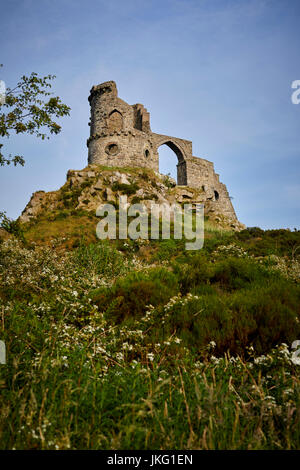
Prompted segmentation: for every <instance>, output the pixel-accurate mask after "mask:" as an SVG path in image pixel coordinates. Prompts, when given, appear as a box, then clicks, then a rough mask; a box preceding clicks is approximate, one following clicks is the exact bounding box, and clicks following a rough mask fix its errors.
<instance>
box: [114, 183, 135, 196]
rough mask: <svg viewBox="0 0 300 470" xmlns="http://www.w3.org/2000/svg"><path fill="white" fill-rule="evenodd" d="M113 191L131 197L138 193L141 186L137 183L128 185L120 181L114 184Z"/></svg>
mask: <svg viewBox="0 0 300 470" xmlns="http://www.w3.org/2000/svg"><path fill="white" fill-rule="evenodd" d="M111 189H112V190H113V191H114V192H116V191H120V192H121V193H122V194H127V196H130V195H132V194H135V193H136V192H137V191H138V189H139V186H138V185H137V184H136V183H131V184H126V183H119V182H118V181H116V182H115V183H113V185H112V187H111Z"/></svg>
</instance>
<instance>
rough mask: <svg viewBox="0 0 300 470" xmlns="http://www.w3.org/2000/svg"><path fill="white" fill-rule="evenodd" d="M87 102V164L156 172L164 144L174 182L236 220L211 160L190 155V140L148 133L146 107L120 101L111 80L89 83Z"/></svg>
mask: <svg viewBox="0 0 300 470" xmlns="http://www.w3.org/2000/svg"><path fill="white" fill-rule="evenodd" d="M89 102H90V105H91V121H90V129H91V132H90V137H89V139H88V141H87V146H88V149H89V151H88V163H89V164H100V165H106V166H109V167H114V166H118V167H146V168H151V169H152V170H155V171H156V172H158V170H159V161H158V159H159V155H158V149H159V147H160V146H161V145H164V144H165V145H168V146H169V147H170V148H171V149H172V150H173V151H174V153H175V154H176V156H177V159H178V164H177V183H178V185H182V186H185V185H186V186H190V187H192V188H197V189H202V190H203V192H204V193H205V200H206V202H207V203H208V204H209V205H210V206H212V205H213V206H214V210H215V212H217V213H220V214H223V215H224V216H226V217H227V218H228V219H231V220H233V221H236V220H237V218H236V214H235V211H234V209H233V206H232V203H231V200H230V197H229V194H228V191H227V189H226V186H225V185H224V184H223V183H221V182H220V181H219V175H218V174H216V173H215V171H214V166H213V163H212V162H209V161H208V160H205V159H202V158H198V157H195V156H193V151H192V142H191V141H189V140H184V139H179V138H178V137H171V136H167V135H161V134H156V133H154V132H151V128H150V115H149V113H148V112H147V109H146V108H144V106H143V105H142V104H134V105H129V104H128V103H126V102H125V101H123V100H121V99H120V98H119V97H118V92H117V87H116V84H115V82H113V81H109V82H105V83H102V84H100V85H96V86H93V87H92V89H91V92H90V96H89Z"/></svg>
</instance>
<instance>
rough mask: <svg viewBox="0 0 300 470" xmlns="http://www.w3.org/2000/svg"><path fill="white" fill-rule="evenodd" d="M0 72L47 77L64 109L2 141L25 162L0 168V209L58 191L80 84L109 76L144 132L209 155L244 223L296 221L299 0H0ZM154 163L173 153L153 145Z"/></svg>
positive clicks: (78, 120) (75, 142)
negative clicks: (40, 134) (144, 124)
mask: <svg viewBox="0 0 300 470" xmlns="http://www.w3.org/2000/svg"><path fill="white" fill-rule="evenodd" d="M0 11H1V25H0V34H1V43H0V63H3V65H4V67H3V68H2V69H0V79H2V80H4V81H5V83H6V85H7V86H10V87H13V86H14V85H15V84H16V82H17V81H18V79H19V78H20V76H21V75H23V74H28V75H29V74H30V73H31V72H33V71H34V72H37V73H39V74H40V75H48V74H55V75H56V76H57V78H56V79H55V81H54V84H53V92H54V93H55V95H58V96H60V97H61V99H62V101H63V102H64V103H66V104H68V105H69V106H70V107H71V108H72V111H71V115H70V117H68V118H64V119H62V120H60V123H61V125H62V127H63V130H62V132H61V134H59V135H58V136H54V137H52V138H51V139H50V140H49V141H41V140H38V139H36V138H35V137H32V136H17V137H15V138H10V139H9V140H7V141H6V140H5V141H4V144H5V147H4V150H6V151H7V152H11V153H12V154H22V155H24V158H25V160H26V164H25V167H12V166H11V167H0V211H1V210H5V211H6V212H7V215H8V216H10V217H12V218H16V217H18V216H19V215H20V213H21V211H22V210H23V208H24V207H25V205H26V203H27V202H28V200H29V198H30V196H31V194H32V193H33V192H34V191H37V190H40V189H43V190H45V191H51V190H55V189H58V188H59V187H60V186H61V185H62V184H63V183H64V181H65V178H66V173H67V170H68V169H81V168H83V167H85V166H86V163H87V147H86V139H87V137H88V135H89V127H88V120H89V104H88V101H87V98H88V95H89V90H90V88H91V87H92V85H94V84H98V83H102V82H104V81H106V80H115V81H116V83H117V87H118V91H119V96H120V97H121V98H122V99H124V100H125V101H127V102H128V103H130V104H134V103H143V104H144V106H145V107H146V108H147V109H148V111H150V114H151V127H152V131H153V132H158V133H161V134H167V135H173V136H177V137H180V138H183V139H188V140H192V142H193V154H194V155H196V156H198V157H203V158H206V159H208V160H210V161H213V162H214V164H215V169H216V171H217V172H218V173H220V179H221V181H222V182H224V183H225V184H226V185H227V188H228V190H229V193H230V195H231V196H232V197H233V204H234V207H235V209H236V212H237V215H238V217H239V219H240V220H241V221H242V222H244V223H245V224H246V225H247V226H260V227H262V228H265V229H267V228H287V227H289V228H291V229H293V228H294V227H297V228H298V229H299V228H300V217H299V213H300V178H299V176H300V104H299V105H295V104H292V101H291V95H292V92H293V90H292V89H291V84H292V82H293V81H294V80H297V79H298V80H299V79H300V54H299V46H300V28H299V21H300V2H299V0H289V1H286V0H127V1H126V2H125V1H121V0H110V1H109V2H107V1H103V0H97V1H96V0H85V1H77V0H51V1H48V0H39V1H33V0H23V1H22V0H10V1H9V2H2V4H1V9H0ZM160 157H161V159H160V170H161V171H162V172H164V173H168V172H170V173H171V174H174V172H175V171H176V156H175V154H173V153H172V152H171V151H170V150H169V149H167V148H163V147H161V152H160Z"/></svg>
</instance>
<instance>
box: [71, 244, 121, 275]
mask: <svg viewBox="0 0 300 470" xmlns="http://www.w3.org/2000/svg"><path fill="white" fill-rule="evenodd" d="M72 256H73V261H74V263H75V266H76V267H77V269H78V270H79V272H82V271H84V272H86V273H93V274H97V275H99V274H103V275H106V276H116V275H118V274H120V273H121V272H122V270H123V269H124V259H123V255H122V254H121V253H120V252H119V251H118V250H116V249H115V248H114V247H112V246H110V244H109V242H107V241H102V242H98V243H91V244H90V245H87V246H86V245H83V244H81V246H79V247H78V248H77V249H76V250H75V251H74V253H73V255H72Z"/></svg>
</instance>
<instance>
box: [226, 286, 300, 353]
mask: <svg viewBox="0 0 300 470" xmlns="http://www.w3.org/2000/svg"><path fill="white" fill-rule="evenodd" d="M228 303H229V306H230V309H231V311H232V312H233V314H234V317H233V318H234V320H233V325H232V327H233V329H234V330H235V336H236V340H237V341H238V343H239V344H240V348H242V349H243V350H244V349H245V348H246V346H247V345H249V344H253V346H254V349H255V351H256V352H257V353H258V354H261V353H265V352H268V351H270V350H271V348H273V347H275V346H276V345H278V344H281V343H287V344H292V342H293V341H294V340H295V339H297V338H298V337H299V334H300V322H299V320H300V307H299V305H300V289H299V287H298V286H296V285H293V284H292V283H291V282H288V281H285V280H283V279H279V280H273V281H272V282H271V283H270V284H269V285H268V286H266V285H264V284H261V285H259V286H258V285H256V286H252V287H251V289H243V290H241V291H240V292H235V293H234V294H232V296H231V297H230V298H229V299H228Z"/></svg>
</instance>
